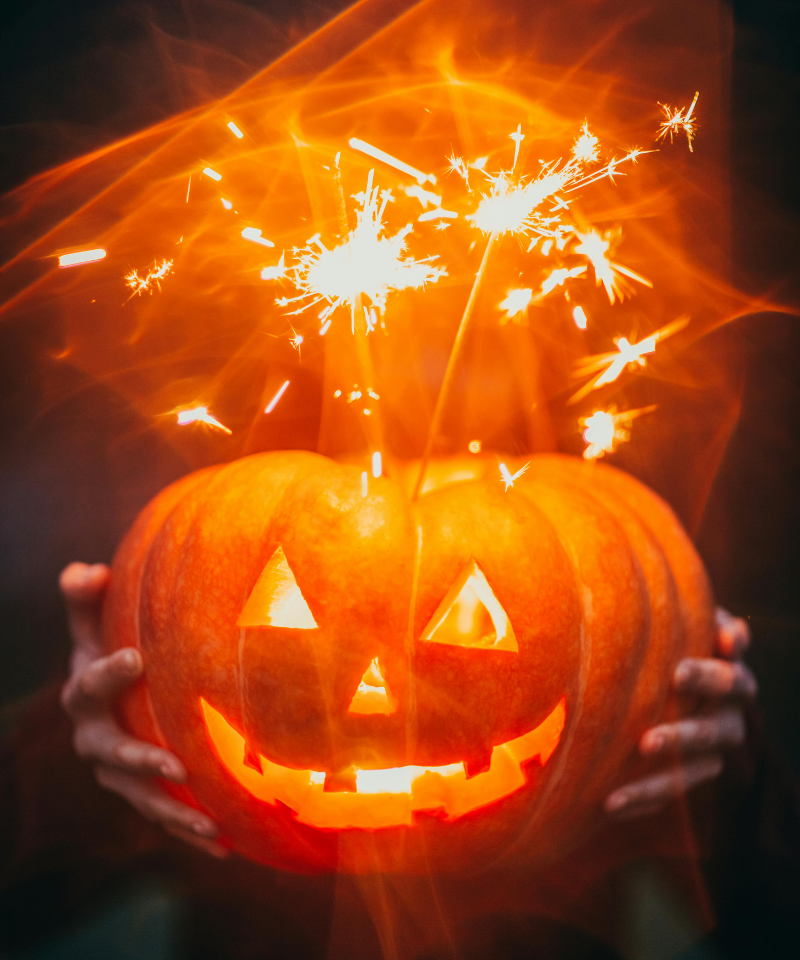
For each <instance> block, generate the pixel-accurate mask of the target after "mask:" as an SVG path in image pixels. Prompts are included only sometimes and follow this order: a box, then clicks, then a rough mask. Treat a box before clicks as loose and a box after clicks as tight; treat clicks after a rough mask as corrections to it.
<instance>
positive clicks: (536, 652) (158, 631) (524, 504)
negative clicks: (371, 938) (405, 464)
mask: <svg viewBox="0 0 800 960" xmlns="http://www.w3.org/2000/svg"><path fill="white" fill-rule="evenodd" d="M415 469H416V468H415ZM410 473H411V468H409V474H410ZM365 479H366V475H362V473H361V471H360V470H359V469H357V468H355V467H352V466H346V465H342V464H338V463H335V462H333V461H331V460H328V459H326V458H324V457H320V456H317V455H315V454H311V453H300V452H287V453H268V454H260V455H257V456H253V457H250V458H247V459H244V460H240V461H237V462H235V463H232V464H230V465H227V466H224V467H219V468H211V469H208V470H204V471H201V472H199V473H195V474H192V475H191V476H188V477H186V478H185V479H183V480H181V481H179V482H178V483H176V484H174V485H173V486H171V487H169V488H168V489H166V490H165V491H163V492H162V493H161V494H160V495H159V496H158V497H156V498H155V499H154V500H153V501H152V503H151V504H150V505H149V506H148V507H147V508H146V509H145V510H144V512H143V513H142V515H141V516H140V517H139V519H138V521H137V523H136V524H135V526H134V527H133V529H132V530H131V532H130V533H129V535H128V537H127V538H126V540H125V541H124V543H123V545H122V546H121V547H120V550H119V552H118V554H117V558H116V560H115V563H114V570H113V579H112V585H111V589H110V593H109V597H108V601H107V604H106V609H105V635H106V638H107V642H108V644H109V646H114V647H118V646H123V645H136V646H139V647H140V648H141V651H142V654H143V657H144V662H145V669H146V683H143V684H141V685H140V686H139V687H138V688H136V689H135V690H134V691H133V693H132V694H131V696H130V697H129V698H128V700H127V701H126V703H125V707H124V711H125V718H126V722H127V724H128V726H129V728H130V729H131V730H132V731H133V732H134V733H136V734H137V735H139V736H141V737H145V738H148V739H150V740H152V741H154V742H158V743H161V744H163V745H164V746H166V747H167V748H169V749H170V750H172V751H174V752H175V753H176V754H177V755H178V756H179V757H180V758H181V759H182V760H183V762H184V763H185V765H186V767H187V769H188V770H189V780H188V784H187V790H188V792H186V791H184V792H183V793H182V794H181V796H183V797H184V798H190V799H191V800H192V802H194V803H196V804H197V805H199V806H200V807H202V808H203V809H204V810H206V811H207V812H208V813H209V814H210V815H211V816H212V817H213V818H214V819H215V820H216V821H217V822H218V823H219V824H220V826H221V829H222V831H223V834H224V836H226V837H227V838H229V839H230V841H231V843H232V845H233V846H234V848H235V849H237V850H239V851H240V852H242V853H244V854H246V855H248V856H250V857H253V858H255V859H257V860H260V861H263V862H267V863H271V864H273V865H276V866H279V867H283V868H289V869H298V870H307V871H317V870H326V869H334V868H338V869H342V870H349V871H364V870H373V869H376V868H381V869H390V870H419V869H432V870H452V869H459V870H465V869H470V868H471V867H475V868H477V867H482V866H485V865H486V864H487V863H489V862H492V861H493V860H494V859H495V858H497V857H499V856H501V855H502V854H504V853H507V852H508V851H509V850H511V849H515V850H517V851H520V850H523V851H524V852H525V856H526V857H528V858H529V860H530V862H534V861H546V860H552V859H553V858H555V857H558V856H560V855H561V854H563V853H564V852H565V851H566V850H567V849H568V847H569V845H570V844H572V843H574V842H575V841H576V840H578V839H579V838H580V837H581V836H583V835H585V833H586V831H587V830H589V829H590V828H591V825H592V823H593V822H595V821H596V820H597V819H598V818H599V816H600V805H601V802H602V799H603V797H604V796H605V795H606V794H607V792H608V791H609V790H610V789H612V788H613V787H614V786H615V785H617V784H618V783H619V782H620V779H621V777H623V776H625V775H631V773H632V771H633V770H634V767H635V764H636V761H635V755H636V748H635V745H636V742H637V739H638V737H639V736H640V734H641V732H642V731H643V730H644V729H645V728H646V727H647V726H649V725H651V724H652V723H654V722H656V721H657V720H658V719H659V718H661V717H662V716H664V715H665V714H666V713H668V712H670V711H672V712H674V711H675V710H676V709H678V704H676V703H671V702H670V696H669V684H670V676H671V673H672V670H673V668H674V665H675V663H676V661H677V660H678V658H679V657H681V656H683V655H685V654H687V653H692V654H696V655H700V654H705V653H708V651H709V650H710V647H711V638H712V604H711V597H710V592H709V588H708V583H707V579H706V576H705V573H704V570H703V567H702V564H701V562H700V560H699V559H698V557H697V555H696V553H695V551H694V549H693V548H692V546H691V544H690V542H689V540H688V538H687V536H686V534H685V533H684V531H683V530H682V528H681V526H680V524H679V523H678V521H677V520H676V518H675V517H674V515H673V514H672V512H671V511H670V509H669V508H668V507H667V506H666V505H665V504H664V503H663V502H662V501H661V500H660V499H659V498H658V497H656V496H655V495H654V494H653V493H652V492H650V491H649V490H648V489H646V488H645V487H643V486H642V485H641V484H639V483H638V482H637V481H635V480H633V479H631V478H630V477H628V476H626V475H625V474H623V473H620V472H619V471H616V470H613V469H611V468H609V467H605V466H601V465H596V464H586V463H582V462H579V461H576V460H573V459H572V458H568V457H559V456H542V457H535V458H534V459H533V460H532V462H531V464H530V467H529V469H528V470H527V472H526V473H524V474H523V475H521V476H520V477H519V478H518V479H517V480H515V482H514V485H513V486H512V487H510V488H509V489H508V490H507V491H505V490H504V484H503V483H502V482H500V480H499V475H498V473H497V465H496V463H495V461H494V460H489V459H488V458H487V459H480V458H472V459H470V460H463V461H461V460H456V459H453V460H447V461H439V462H437V463H433V464H431V466H430V468H429V472H428V479H427V481H426V484H425V487H424V488H423V493H422V496H420V497H419V499H417V500H416V501H411V500H410V499H409V497H408V495H407V493H406V492H405V486H407V485H405V484H404V482H403V481H404V472H403V470H400V471H399V479H397V478H396V479H386V478H381V479H378V480H375V479H372V478H371V477H370V478H369V482H368V483H367V484H365Z"/></svg>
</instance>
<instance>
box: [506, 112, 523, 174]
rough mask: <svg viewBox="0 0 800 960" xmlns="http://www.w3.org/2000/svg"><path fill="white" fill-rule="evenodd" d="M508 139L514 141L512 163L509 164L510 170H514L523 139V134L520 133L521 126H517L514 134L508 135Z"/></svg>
mask: <svg viewBox="0 0 800 960" xmlns="http://www.w3.org/2000/svg"><path fill="white" fill-rule="evenodd" d="M509 137H510V138H511V139H512V140H513V141H514V162H513V163H512V164H511V169H512V170H515V169H516V167H517V160H518V159H519V148H520V144H521V143H522V141H523V140H524V139H525V134H524V133H523V132H522V124H521V123H518V124H517V129H516V130H515V131H514V133H509Z"/></svg>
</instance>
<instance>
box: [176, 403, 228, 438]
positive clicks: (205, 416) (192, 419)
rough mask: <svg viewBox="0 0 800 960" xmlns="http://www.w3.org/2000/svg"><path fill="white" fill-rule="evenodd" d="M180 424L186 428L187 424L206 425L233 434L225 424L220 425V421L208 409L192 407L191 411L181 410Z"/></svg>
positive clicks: (179, 412)
mask: <svg viewBox="0 0 800 960" xmlns="http://www.w3.org/2000/svg"><path fill="white" fill-rule="evenodd" d="M178 423H179V424H180V425H181V426H185V425H186V424H187V423H206V424H208V426H209V427H214V428H215V429H217V430H222V432H223V433H228V434H229V433H230V432H231V431H230V430H229V429H228V428H227V427H226V426H225V424H224V423H220V422H219V420H217V419H216V418H215V417H212V416H211V414H210V413H209V412H208V407H192V408H191V409H189V410H179V411H178Z"/></svg>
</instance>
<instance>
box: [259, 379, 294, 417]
mask: <svg viewBox="0 0 800 960" xmlns="http://www.w3.org/2000/svg"><path fill="white" fill-rule="evenodd" d="M288 386H289V381H288V380H284V381H283V383H282V384H281V385H280V387H278V389H277V391H276V392H275V395H274V396H273V398H272V399H271V400H270V402H269V403H268V404H267V405H266V407H264V413H272V411H273V410H274V409H275V407H276V406H277V405H278V401H279V400H280V398H281V397H282V396H283V395H284V393H286V388H287V387H288Z"/></svg>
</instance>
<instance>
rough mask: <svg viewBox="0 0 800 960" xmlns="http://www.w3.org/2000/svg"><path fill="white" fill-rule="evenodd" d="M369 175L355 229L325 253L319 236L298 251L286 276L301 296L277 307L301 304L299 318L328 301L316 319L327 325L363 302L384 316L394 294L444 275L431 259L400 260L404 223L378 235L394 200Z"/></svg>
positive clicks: (359, 198) (405, 230)
mask: <svg viewBox="0 0 800 960" xmlns="http://www.w3.org/2000/svg"><path fill="white" fill-rule="evenodd" d="M373 175H374V170H370V173H369V177H368V178H367V188H366V190H365V191H364V192H363V193H360V194H357V195H356V197H355V199H356V200H357V201H359V203H360V209H358V210H357V211H356V220H357V225H356V228H355V230H351V231H350V234H349V235H348V238H347V240H346V241H345V242H344V243H341V244H339V245H338V246H336V247H334V248H333V249H332V250H329V249H328V248H327V247H326V246H325V244H324V243H323V242H322V240H321V239H320V237H319V235H317V236H315V237H312V238H311V240H309V241H308V246H306V247H305V248H304V249H302V250H299V251H296V256H297V263H296V265H295V266H293V267H291V268H290V270H289V271H288V275H289V276H290V278H291V280H292V282H293V283H294V285H295V287H296V288H297V290H298V291H299V295H298V296H297V297H291V298H290V297H284V298H281V299H280V300H278V301H277V303H278V304H279V305H280V306H286V305H288V304H291V303H298V302H299V303H301V304H302V305H301V306H300V307H299V308H298V309H297V310H296V311H294V312H295V313H302V312H303V311H304V310H307V309H309V308H310V307H313V306H315V305H316V304H318V303H321V302H327V304H328V306H327V307H325V308H324V309H323V310H322V312H321V313H320V315H319V319H320V320H322V321H325V320H326V319H327V318H328V317H329V316H330V315H331V314H332V313H333V312H334V310H336V308H337V307H339V306H342V305H348V306H350V307H351V309H352V310H353V311H355V308H356V304H357V303H358V302H359V301H360V299H361V298H362V297H366V298H367V299H368V300H369V301H370V305H371V307H372V308H374V309H375V310H377V311H378V312H380V313H383V311H384V309H385V307H386V298H387V296H388V295H389V293H391V292H392V291H395V290H405V289H408V288H409V287H413V288H419V287H422V286H424V285H425V284H426V283H435V282H436V281H437V280H438V279H439V278H440V277H443V276H445V275H446V272H447V271H446V270H445V269H444V268H442V267H434V266H432V265H431V260H433V259H435V258H434V257H427V258H426V259H424V260H414V259H413V258H412V257H407V258H404V257H403V252H404V250H405V245H406V237H407V236H408V235H409V233H411V231H412V230H413V226H412V224H410V223H409V224H406V226H405V227H403V229H402V230H400V231H398V232H397V233H396V234H395V235H394V236H393V237H384V236H383V235H382V234H383V215H384V212H385V210H386V206H387V204H388V203H389V202H390V201H392V200H393V197H392V194H391V191H390V190H383V191H381V189H380V188H379V187H377V186H374V187H373ZM373 315H374V314H373ZM368 316H370V314H369V313H368ZM368 326H369V322H368Z"/></svg>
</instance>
